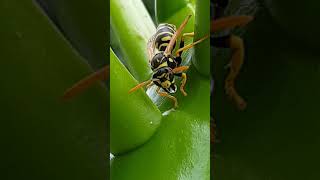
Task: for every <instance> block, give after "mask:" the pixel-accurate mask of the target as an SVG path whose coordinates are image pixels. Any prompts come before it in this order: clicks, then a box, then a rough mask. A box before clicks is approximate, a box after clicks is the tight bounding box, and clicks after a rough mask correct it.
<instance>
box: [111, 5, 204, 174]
mask: <svg viewBox="0 0 320 180" xmlns="http://www.w3.org/2000/svg"><path fill="white" fill-rule="evenodd" d="M184 2H185V1H175V2H171V4H173V5H175V3H176V4H178V5H179V4H183V7H181V8H178V10H177V12H172V13H171V14H170V15H169V16H167V17H166V18H165V19H166V20H163V22H169V23H173V22H175V23H174V24H175V25H176V26H179V25H180V24H181V22H182V21H183V20H184V19H185V18H186V16H187V15H189V14H190V13H191V14H193V10H194V9H193V10H192V9H191V8H185V4H184ZM156 3H158V1H157V2H156ZM207 6H209V1H207ZM166 7H167V6H165V7H161V6H159V4H157V12H158V13H157V17H158V16H159V11H161V9H164V8H166ZM183 8H185V9H186V10H184V11H180V10H181V9H183ZM141 11H143V9H139V12H141ZM206 11H209V8H208V9H206ZM117 13H120V14H121V13H122V11H117ZM124 13H125V12H124ZM135 13H138V12H137V11H136V12H135ZM206 13H208V12H206ZM160 14H161V13H160ZM197 15H198V14H197V12H195V15H194V17H195V16H197ZM118 16H121V15H118ZM158 19H159V18H158ZM136 21H139V20H137V19H136V20H135V21H134V20H132V21H130V24H131V23H132V24H134V23H139V22H136ZM122 23H124V24H125V23H128V22H126V21H122ZM122 26H126V25H122ZM193 26H194V21H193V20H191V21H190V22H189V27H187V29H185V32H192V31H193V29H194V28H193ZM199 31H200V30H199ZM203 32H204V31H203ZM153 33H154V32H153ZM149 37H151V36H149ZM120 44H121V42H120ZM209 48H210V47H209V45H208V46H207V47H205V46H204V47H203V49H202V50H201V49H198V51H199V53H200V51H201V53H204V55H203V57H206V56H207V57H209V54H208V53H209V51H208V50H207V49H209ZM136 51H137V53H140V54H143V53H145V49H144V48H141V49H136ZM192 55H193V51H192V50H190V51H189V52H188V53H186V55H184V56H183V57H184V60H185V61H187V62H189V60H188V58H189V59H190V58H197V57H196V56H192ZM131 58H133V57H131ZM111 69H112V68H111ZM128 69H129V70H130V68H129V67H128ZM187 74H188V81H187V85H186V91H187V93H188V96H186V97H184V96H182V95H181V94H180V92H177V93H176V94H175V97H176V98H177V99H178V102H179V108H177V109H175V110H173V109H171V110H169V111H167V110H168V109H170V108H172V107H173V105H172V102H171V101H170V100H165V101H163V99H162V98H159V97H158V96H157V95H156V94H155V92H154V88H150V89H149V90H148V95H149V97H150V98H151V99H152V100H153V102H154V103H155V104H157V105H159V108H160V110H161V111H166V112H164V113H163V114H162V116H163V117H162V120H161V124H160V126H159V128H158V129H157V130H156V132H155V134H154V135H153V136H152V137H151V138H150V139H149V140H148V141H146V142H145V143H144V144H143V145H141V146H139V147H138V148H136V149H132V151H130V152H128V153H125V154H121V155H119V156H116V157H114V158H113V159H112V163H111V179H114V180H120V179H121V180H123V179H140V180H144V179H145V180H149V179H154V180H162V179H168V180H176V179H185V180H190V179H204V180H209V179H210V158H209V157H210V144H209V142H210V128H209V121H210V78H209V77H208V76H203V75H201V74H200V73H199V72H198V71H197V70H196V68H195V67H194V66H193V65H192V64H191V66H190V69H189V70H188V71H187ZM111 76H112V75H111ZM149 77H150V75H149ZM179 83H180V82H179V81H178V85H179ZM137 93H139V95H140V93H143V92H137ZM137 96H138V94H137ZM162 102H165V103H164V104H162ZM199 104H200V106H199ZM136 106H138V104H136ZM144 109H146V108H144ZM115 121H116V119H115ZM119 140H120V141H121V139H119Z"/></svg>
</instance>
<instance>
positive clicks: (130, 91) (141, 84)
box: [128, 80, 152, 94]
mask: <svg viewBox="0 0 320 180" xmlns="http://www.w3.org/2000/svg"><path fill="white" fill-rule="evenodd" d="M151 82H152V80H148V81H144V82H142V83H140V84H138V85H136V86H135V87H133V88H131V89H130V90H129V92H128V93H129V94H130V93H132V92H134V91H136V90H138V89H140V88H142V87H143V86H145V85H147V84H150V83H151Z"/></svg>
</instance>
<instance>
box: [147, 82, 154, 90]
mask: <svg viewBox="0 0 320 180" xmlns="http://www.w3.org/2000/svg"><path fill="white" fill-rule="evenodd" d="M153 85H154V83H153V81H151V82H150V83H149V84H148V85H147V89H149V88H150V87H151V86H153Z"/></svg>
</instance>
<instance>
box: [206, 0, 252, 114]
mask: <svg viewBox="0 0 320 180" xmlns="http://www.w3.org/2000/svg"><path fill="white" fill-rule="evenodd" d="M228 3H229V1H228V0H211V5H212V6H213V7H212V9H213V19H211V28H210V29H211V33H216V32H219V31H222V30H226V29H230V28H234V27H236V26H244V25H246V24H248V23H249V22H250V21H252V20H253V17H252V16H244V15H243V16H227V17H223V16H224V10H225V8H226V7H227V5H228ZM210 42H211V45H213V46H214V47H217V48H230V49H231V50H232V57H231V60H230V64H229V68H230V71H229V74H228V76H227V78H226V80H225V92H226V94H227V96H228V97H229V98H230V99H231V100H232V101H234V102H235V103H236V105H237V107H238V108H239V109H240V110H243V109H245V108H246V102H245V101H244V100H243V98H242V97H241V96H240V95H239V94H238V93H237V91H236V89H235V87H234V84H235V79H236V77H237V76H238V74H239V71H240V69H241V66H242V64H243V61H244V44H243V40H242V39H241V37H239V36H237V35H234V34H232V33H228V34H227V35H222V36H217V37H211V41H210Z"/></svg>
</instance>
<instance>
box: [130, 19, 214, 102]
mask: <svg viewBox="0 0 320 180" xmlns="http://www.w3.org/2000/svg"><path fill="white" fill-rule="evenodd" d="M190 17H191V15H189V16H187V18H186V19H185V20H184V21H183V22H182V24H181V25H180V27H179V28H178V29H176V27H175V25H173V24H168V23H163V24H159V26H158V27H157V31H156V33H155V34H154V35H153V36H152V37H151V38H150V39H149V41H148V44H147V49H148V56H149V63H150V66H151V69H152V71H153V74H152V77H151V79H150V80H148V81H145V82H142V83H140V84H138V85H137V86H135V87H133V88H132V89H130V91H129V93H132V92H134V91H136V90H138V89H139V88H141V87H143V86H147V88H148V87H151V86H152V85H157V86H158V88H157V90H156V92H157V93H158V94H159V95H160V96H163V97H167V98H169V99H171V100H172V101H173V103H174V107H175V108H177V107H178V101H177V99H176V98H175V97H174V96H172V95H170V94H174V93H175V92H176V91H177V86H176V84H175V76H178V77H181V78H182V81H181V85H180V91H181V93H182V94H183V95H184V96H187V93H186V92H185V90H184V87H185V84H186V82H187V74H186V73H185V71H186V70H188V68H189V66H181V62H182V58H181V54H182V52H183V51H186V50H188V49H190V48H192V47H193V46H195V45H196V44H198V43H200V42H202V41H203V40H205V39H207V38H208V37H209V35H208V36H205V37H203V38H201V39H199V40H198V41H196V42H193V43H191V44H189V45H186V46H184V38H185V37H193V36H194V32H191V33H184V34H182V37H181V40H180V44H179V49H178V50H177V51H176V52H175V56H173V55H172V53H173V52H172V51H173V50H174V48H175V46H176V43H177V38H178V36H179V35H180V34H181V33H182V30H183V29H184V27H185V26H186V24H187V22H188V20H189V19H190ZM161 89H162V90H164V91H161Z"/></svg>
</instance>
